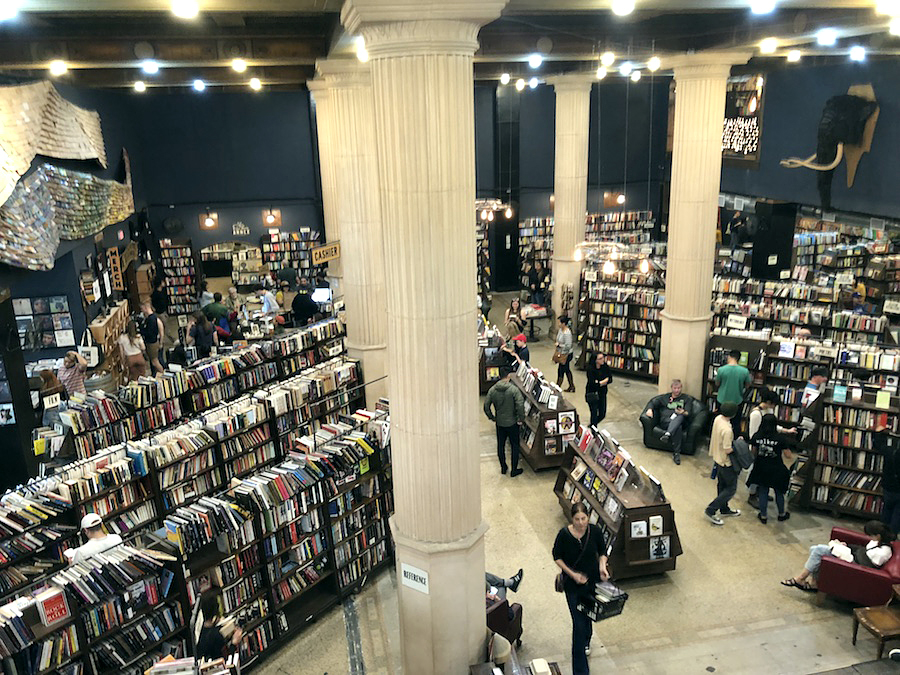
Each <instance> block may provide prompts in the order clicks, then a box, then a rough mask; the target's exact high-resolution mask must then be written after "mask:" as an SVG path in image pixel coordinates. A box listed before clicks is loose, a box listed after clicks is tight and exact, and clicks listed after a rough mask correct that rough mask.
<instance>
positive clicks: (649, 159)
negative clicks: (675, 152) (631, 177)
mask: <svg viewBox="0 0 900 675" xmlns="http://www.w3.org/2000/svg"><path fill="white" fill-rule="evenodd" d="M651 50H652V51H653V53H654V54H655V53H656V40H653V42H652V46H651ZM655 76H656V73H655V72H654V71H652V70H651V71H650V120H649V124H647V212H648V213H649V212H650V175H651V173H652V171H653V83H654V78H655Z"/></svg>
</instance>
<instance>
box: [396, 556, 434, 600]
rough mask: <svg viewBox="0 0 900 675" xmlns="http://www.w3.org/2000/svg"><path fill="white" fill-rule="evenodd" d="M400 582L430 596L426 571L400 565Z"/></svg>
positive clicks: (404, 564) (403, 564)
mask: <svg viewBox="0 0 900 675" xmlns="http://www.w3.org/2000/svg"><path fill="white" fill-rule="evenodd" d="M400 580H401V581H402V582H403V585H404V586H408V587H409V588H412V589H413V590H415V591H419V593H424V594H425V595H428V572H426V571H425V570H420V569H419V568H418V567H413V566H412V565H407V564H406V563H400Z"/></svg>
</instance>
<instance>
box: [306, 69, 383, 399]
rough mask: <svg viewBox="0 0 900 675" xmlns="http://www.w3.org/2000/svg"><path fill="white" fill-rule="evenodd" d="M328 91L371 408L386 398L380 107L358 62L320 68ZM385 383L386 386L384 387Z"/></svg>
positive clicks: (355, 326)
mask: <svg viewBox="0 0 900 675" xmlns="http://www.w3.org/2000/svg"><path fill="white" fill-rule="evenodd" d="M316 71H317V75H318V77H319V79H320V80H321V81H322V83H323V84H324V85H325V87H326V88H327V89H328V107H329V113H330V119H331V122H332V123H333V124H334V128H335V129H339V130H340V131H339V142H336V143H335V144H334V153H333V154H334V159H335V161H334V168H335V172H334V178H335V183H336V190H337V194H339V195H341V199H340V201H339V203H338V205H337V216H336V219H337V222H338V229H339V230H340V232H341V236H342V239H341V257H342V259H343V271H344V278H343V282H344V283H343V291H344V304H345V314H346V317H347V350H348V352H349V353H350V356H352V357H354V358H357V359H360V360H361V361H362V366H363V375H364V377H365V380H366V382H367V383H370V384H368V385H367V387H366V396H367V399H368V401H369V402H370V405H374V401H376V400H378V398H379V397H381V396H387V390H388V389H387V387H388V383H387V382H386V381H385V380H384V379H382V378H383V377H384V376H385V375H386V374H387V337H386V333H387V314H386V310H387V298H386V291H385V283H384V278H385V265H384V231H383V229H382V226H381V195H380V189H381V187H380V185H379V181H378V152H377V143H376V136H375V99H374V95H373V93H372V75H371V72H370V68H369V66H368V64H363V63H360V62H359V60H358V59H356V58H353V59H327V60H324V61H317V62H316ZM379 380H380V381H379Z"/></svg>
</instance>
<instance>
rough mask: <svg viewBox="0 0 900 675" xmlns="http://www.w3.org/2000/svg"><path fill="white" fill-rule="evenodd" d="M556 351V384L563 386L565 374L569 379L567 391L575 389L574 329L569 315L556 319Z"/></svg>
mask: <svg viewBox="0 0 900 675" xmlns="http://www.w3.org/2000/svg"><path fill="white" fill-rule="evenodd" d="M556 323H557V330H556V352H555V353H554V354H553V361H554V362H555V363H556V364H557V368H556V386H557V387H561V386H562V381H563V376H565V377H566V379H568V381H569V386H568V387H566V391H575V382H574V381H573V380H572V368H571V363H572V356H573V355H574V349H575V348H574V344H573V338H572V329H571V328H569V324H570V323H572V320H571V319H570V318H569V317H568V316H565V315H564V316H561V317H559V319H557V321H556Z"/></svg>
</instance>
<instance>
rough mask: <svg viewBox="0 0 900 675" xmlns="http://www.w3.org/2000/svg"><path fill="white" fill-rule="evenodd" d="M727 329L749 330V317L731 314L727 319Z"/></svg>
mask: <svg viewBox="0 0 900 675" xmlns="http://www.w3.org/2000/svg"><path fill="white" fill-rule="evenodd" d="M725 327H726V328H734V329H736V330H745V329H746V328H747V317H746V316H741V315H740V314H729V315H728V316H727V317H726V319H725Z"/></svg>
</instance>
